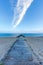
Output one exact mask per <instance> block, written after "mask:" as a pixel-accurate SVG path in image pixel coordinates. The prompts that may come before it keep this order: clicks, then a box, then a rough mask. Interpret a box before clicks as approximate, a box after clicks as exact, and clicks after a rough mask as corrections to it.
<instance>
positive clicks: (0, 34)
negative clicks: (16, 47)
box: [0, 33, 43, 37]
mask: <svg viewBox="0 0 43 65" xmlns="http://www.w3.org/2000/svg"><path fill="white" fill-rule="evenodd" d="M18 35H20V34H18V33H0V37H11V36H18ZM22 35H24V36H35V37H37V36H43V33H22Z"/></svg>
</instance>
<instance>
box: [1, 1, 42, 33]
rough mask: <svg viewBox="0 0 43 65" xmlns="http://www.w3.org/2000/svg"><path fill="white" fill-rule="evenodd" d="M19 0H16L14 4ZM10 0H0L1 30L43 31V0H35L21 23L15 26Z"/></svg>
mask: <svg viewBox="0 0 43 65" xmlns="http://www.w3.org/2000/svg"><path fill="white" fill-rule="evenodd" d="M15 3H17V0H14V6H15V5H16V4H15ZM11 6H13V5H11V2H10V0H0V32H43V0H34V1H33V2H32V4H31V6H30V7H29V8H28V9H27V11H26V13H25V16H24V17H23V18H22V20H21V22H20V24H19V25H18V26H17V27H16V28H13V26H12V25H11V24H12V20H13V16H14V12H13V7H11Z"/></svg>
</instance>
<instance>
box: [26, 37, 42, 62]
mask: <svg viewBox="0 0 43 65" xmlns="http://www.w3.org/2000/svg"><path fill="white" fill-rule="evenodd" d="M26 39H27V41H28V44H29V45H30V47H31V48H32V50H33V52H34V54H35V55H36V56H37V59H38V60H39V61H42V62H43V37H27V38H26Z"/></svg>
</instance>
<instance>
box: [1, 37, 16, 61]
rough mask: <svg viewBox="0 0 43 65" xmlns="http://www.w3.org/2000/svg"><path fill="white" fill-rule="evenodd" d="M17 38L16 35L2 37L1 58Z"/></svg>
mask: <svg viewBox="0 0 43 65" xmlns="http://www.w3.org/2000/svg"><path fill="white" fill-rule="evenodd" d="M15 40H16V38H15V37H0V60H1V59H2V58H3V57H4V55H5V54H6V53H7V51H8V50H9V49H10V47H11V46H12V44H13V43H14V42H15Z"/></svg>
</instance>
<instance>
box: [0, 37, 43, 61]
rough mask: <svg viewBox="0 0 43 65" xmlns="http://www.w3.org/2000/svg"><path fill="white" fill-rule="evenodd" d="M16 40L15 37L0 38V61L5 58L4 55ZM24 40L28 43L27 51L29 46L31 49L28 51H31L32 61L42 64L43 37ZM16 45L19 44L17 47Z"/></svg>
mask: <svg viewBox="0 0 43 65" xmlns="http://www.w3.org/2000/svg"><path fill="white" fill-rule="evenodd" d="M16 39H17V38H16V37H3V38H0V60H1V59H2V58H3V57H4V56H5V54H7V52H8V50H9V49H10V48H11V46H12V45H13V43H14V42H15V41H16ZM25 40H26V41H27V43H28V50H29V46H30V48H31V50H30V51H32V54H33V58H34V61H35V62H37V61H38V62H40V61H42V62H43V37H25ZM18 44H20V43H17V45H18ZM23 44H25V43H23ZM21 48H22V47H21ZM30 51H29V52H30ZM29 52H28V53H29Z"/></svg>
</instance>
